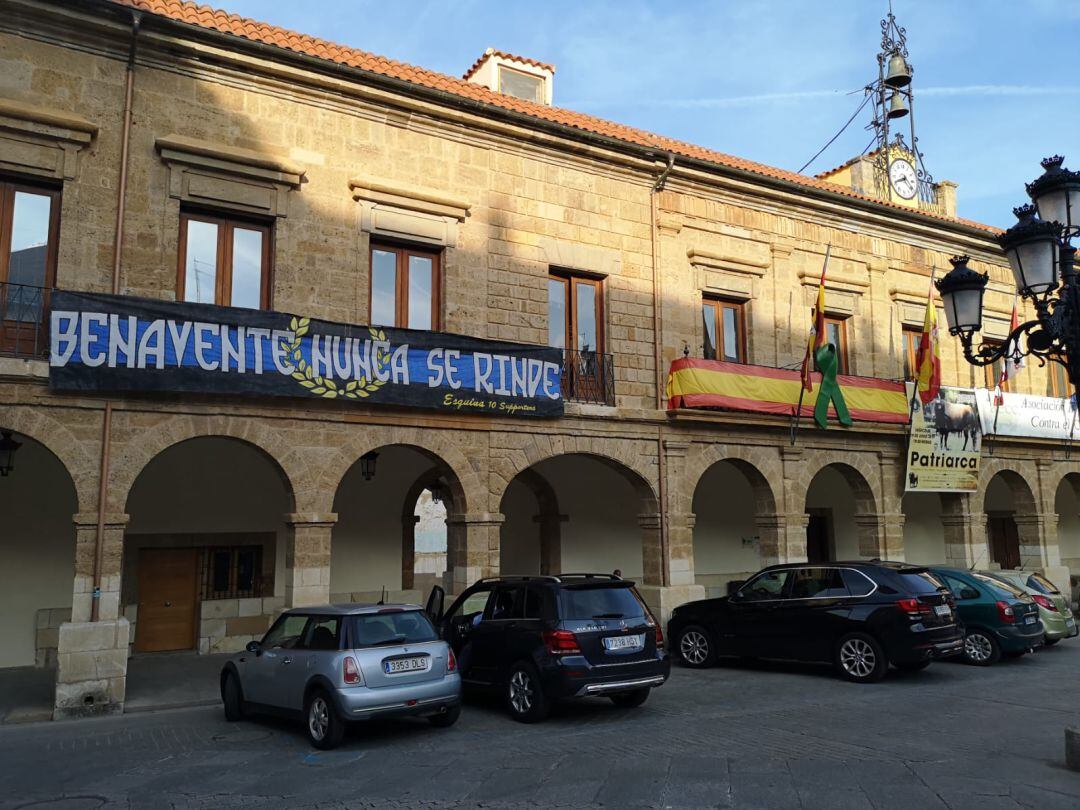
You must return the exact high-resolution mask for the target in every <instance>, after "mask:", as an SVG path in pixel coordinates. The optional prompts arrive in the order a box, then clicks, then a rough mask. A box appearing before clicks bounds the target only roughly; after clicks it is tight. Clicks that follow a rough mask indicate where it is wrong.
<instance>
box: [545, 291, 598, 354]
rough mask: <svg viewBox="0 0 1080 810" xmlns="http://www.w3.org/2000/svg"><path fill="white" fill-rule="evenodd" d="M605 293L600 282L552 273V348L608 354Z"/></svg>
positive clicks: (549, 308)
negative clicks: (604, 352) (605, 327)
mask: <svg viewBox="0 0 1080 810" xmlns="http://www.w3.org/2000/svg"><path fill="white" fill-rule="evenodd" d="M603 313H604V290H603V284H602V282H601V280H600V279H598V278H593V277H591V276H583V275H579V274H575V273H563V272H559V271H552V273H551V275H550V276H549V277H548V345H549V346H554V347H556V348H559V349H569V350H571V351H575V352H581V353H594V354H602V353H603V351H604V316H603Z"/></svg>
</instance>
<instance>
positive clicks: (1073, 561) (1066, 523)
mask: <svg viewBox="0 0 1080 810" xmlns="http://www.w3.org/2000/svg"><path fill="white" fill-rule="evenodd" d="M1053 494H1054V514H1055V516H1056V518H1057V536H1058V550H1059V557H1060V559H1061V564H1062V565H1065V566H1068V567H1069V569H1070V570H1071V571H1075V572H1077V573H1080V472H1066V473H1065V474H1064V475H1062V476H1061V478H1060V479H1058V484H1057V487H1055V489H1054V493H1053Z"/></svg>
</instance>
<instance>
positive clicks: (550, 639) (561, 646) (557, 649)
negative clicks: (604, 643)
mask: <svg viewBox="0 0 1080 810" xmlns="http://www.w3.org/2000/svg"><path fill="white" fill-rule="evenodd" d="M543 637H544V645H545V646H546V647H547V648H548V652H549V653H551V654H552V655H571V654H574V653H580V652H581V647H579V646H578V640H577V636H575V635H574V634H573V633H571V632H570V631H569V630H545V631H544V633H543Z"/></svg>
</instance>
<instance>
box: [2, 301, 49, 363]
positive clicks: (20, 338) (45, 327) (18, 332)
mask: <svg viewBox="0 0 1080 810" xmlns="http://www.w3.org/2000/svg"><path fill="white" fill-rule="evenodd" d="M51 292H52V290H51V288H48V287H33V286H31V285H29V284H10V283H8V282H0V356H4V357H23V358H28V359H41V358H45V357H48V355H49V294H50V293H51Z"/></svg>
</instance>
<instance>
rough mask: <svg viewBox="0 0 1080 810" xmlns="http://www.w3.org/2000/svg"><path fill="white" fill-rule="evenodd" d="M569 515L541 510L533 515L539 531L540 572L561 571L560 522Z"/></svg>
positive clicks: (568, 517)
mask: <svg viewBox="0 0 1080 810" xmlns="http://www.w3.org/2000/svg"><path fill="white" fill-rule="evenodd" d="M569 520H570V516H569V515H560V514H558V513H556V512H543V513H541V514H539V515H534V516H533V522H534V523H536V524H537V527H538V529H539V532H540V573H541V574H557V573H559V572H560V571H562V524H564V523H567V522H568V521H569Z"/></svg>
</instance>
